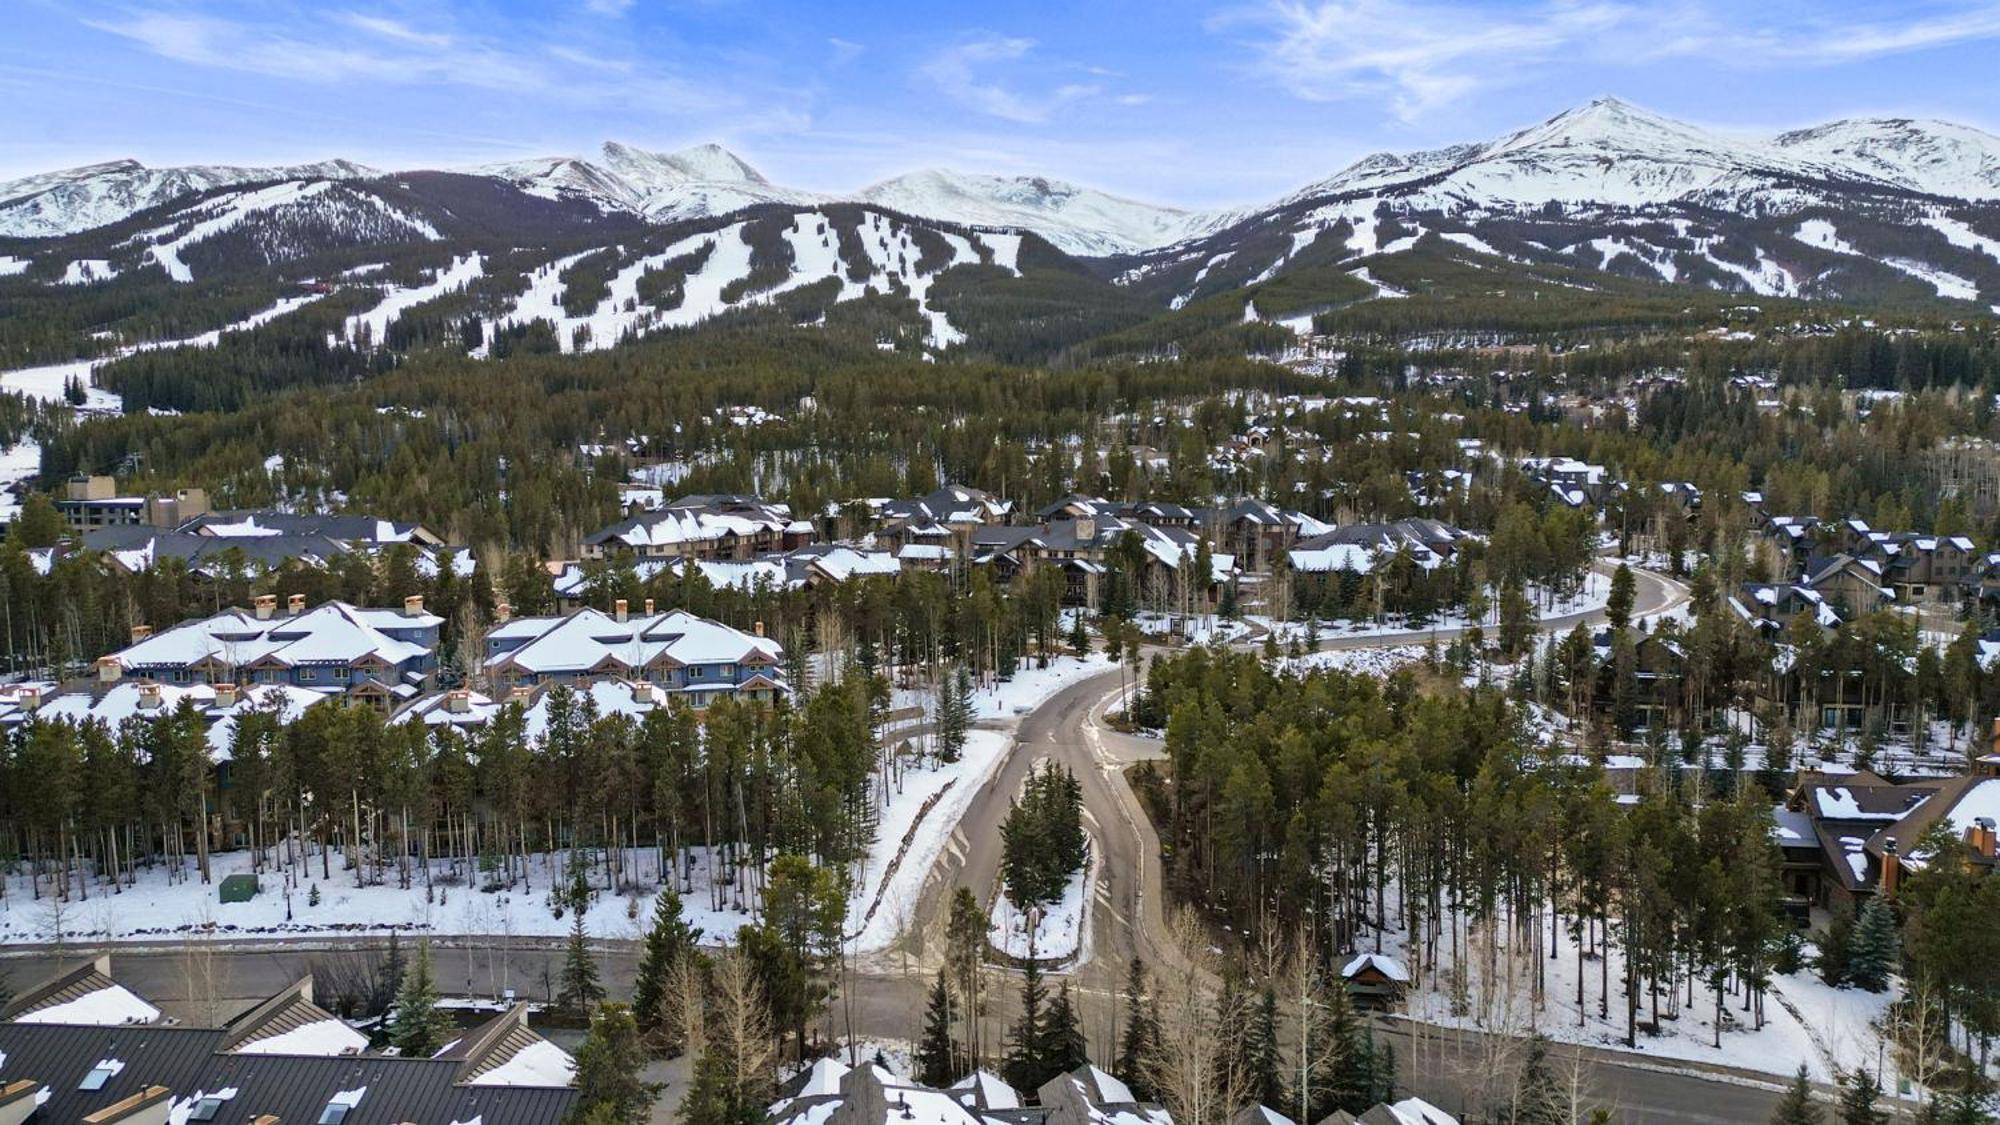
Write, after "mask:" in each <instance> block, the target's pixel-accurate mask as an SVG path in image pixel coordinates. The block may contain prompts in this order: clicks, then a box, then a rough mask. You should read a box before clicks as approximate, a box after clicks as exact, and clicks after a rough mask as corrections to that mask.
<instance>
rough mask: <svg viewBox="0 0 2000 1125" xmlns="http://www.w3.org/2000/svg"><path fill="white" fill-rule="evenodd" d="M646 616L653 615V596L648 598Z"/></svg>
mask: <svg viewBox="0 0 2000 1125" xmlns="http://www.w3.org/2000/svg"><path fill="white" fill-rule="evenodd" d="M646 616H647V617H651V616H653V599H651V598H647V599H646Z"/></svg>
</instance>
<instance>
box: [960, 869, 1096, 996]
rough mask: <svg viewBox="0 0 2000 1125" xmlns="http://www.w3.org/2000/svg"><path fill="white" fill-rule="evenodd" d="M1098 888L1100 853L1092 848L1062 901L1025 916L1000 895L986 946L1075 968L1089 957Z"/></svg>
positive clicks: (1067, 886) (992, 913) (1064, 890)
mask: <svg viewBox="0 0 2000 1125" xmlns="http://www.w3.org/2000/svg"><path fill="white" fill-rule="evenodd" d="M1096 886H1097V849H1096V848H1095V847H1093V848H1092V849H1091V853H1090V859H1089V860H1088V861H1087V862H1085V863H1084V865H1083V866H1082V867H1079V868H1077V869H1076V870H1075V871H1074V872H1072V873H1071V874H1070V877H1069V882H1067V883H1065V884H1063V893H1062V897H1061V898H1058V899H1057V900H1056V901H1054V902H1052V903H1049V904H1047V905H1045V906H1043V907H1042V908H1041V909H1040V910H1039V911H1030V912H1026V913H1024V912H1022V911H1020V910H1017V909H1015V907H1014V904H1013V903H1012V902H1010V901H1008V899H1007V896H1006V895H1004V894H1003V895H1000V896H999V898H998V901H996V902H994V904H993V907H992V910H991V911H990V912H989V913H990V915H991V918H992V921H991V922H990V923H989V926H988V929H987V931H986V940H987V942H988V943H989V944H991V945H992V946H993V948H995V949H997V950H999V951H1000V952H1002V953H1005V954H1006V955H1007V956H1009V957H1015V958H1020V959H1022V960H1026V959H1027V958H1029V957H1033V958H1035V959H1036V960H1038V961H1041V962H1043V963H1044V964H1048V963H1051V962H1053V963H1055V964H1058V965H1061V966H1064V967H1065V968H1066V969H1069V968H1074V967H1075V966H1076V965H1078V964H1081V963H1082V962H1083V961H1084V960H1087V959H1088V958H1089V956H1090V901H1091V898H1092V895H1091V891H1092V888H1094V887H1096ZM1031 922H1032V923H1033V925H1032V926H1031V925H1030V923H1031Z"/></svg>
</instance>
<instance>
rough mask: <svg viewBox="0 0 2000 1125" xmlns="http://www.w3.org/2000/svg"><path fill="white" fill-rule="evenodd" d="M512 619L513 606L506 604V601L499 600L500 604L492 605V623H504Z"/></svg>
mask: <svg viewBox="0 0 2000 1125" xmlns="http://www.w3.org/2000/svg"><path fill="white" fill-rule="evenodd" d="M512 620H514V607H513V606H511V605H509V604H507V603H506V602H501V603H500V604H498V605H496V606H494V607H493V623H494V624H495V625H505V624H506V623H508V622H509V621H512Z"/></svg>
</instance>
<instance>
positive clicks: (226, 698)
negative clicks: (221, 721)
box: [215, 680, 236, 708]
mask: <svg viewBox="0 0 2000 1125" xmlns="http://www.w3.org/2000/svg"><path fill="white" fill-rule="evenodd" d="M215 705H216V706H217V707H221V708H229V707H234V706H236V684H235V683H234V682H233V681H229V680H224V681H223V682H221V683H219V684H216V685H215Z"/></svg>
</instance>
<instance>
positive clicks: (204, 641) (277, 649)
mask: <svg viewBox="0 0 2000 1125" xmlns="http://www.w3.org/2000/svg"><path fill="white" fill-rule="evenodd" d="M442 624H444V618H442V617H439V616H437V615H436V614H433V613H425V612H422V611H421V610H419V611H417V612H414V613H408V614H406V613H404V612H403V611H401V610H392V609H367V608H362V607H360V606H353V605H348V604H347V603H345V602H328V603H326V604H324V605H320V606H315V607H314V608H312V609H308V610H305V611H303V612H301V613H299V614H296V615H291V614H282V613H275V612H274V613H273V614H272V615H271V616H269V617H258V616H257V615H256V613H254V612H252V611H249V610H242V609H232V610H228V611H225V612H223V613H218V614H216V615H215V616H213V617H209V618H204V619H202V620H199V621H189V622H185V623H183V624H180V625H176V626H174V627H173V628H171V629H168V630H166V631H164V632H161V633H156V634H154V635H153V636H150V637H147V638H146V639H144V640H141V641H139V642H137V643H136V644H133V645H132V646H130V647H128V648H126V649H124V650H122V651H120V652H118V653H115V654H113V655H114V656H115V658H116V659H117V661H118V663H119V664H120V665H121V666H122V667H124V668H125V669H127V670H132V669H142V668H191V667H194V666H196V665H199V664H202V663H205V662H208V661H215V662H217V663H221V664H224V665H229V666H232V667H239V668H240V667H247V666H249V665H251V664H255V663H258V662H260V661H263V662H272V663H276V664H279V665H283V666H292V665H300V664H352V663H354V662H355V661H357V660H360V659H362V658H363V657H367V656H375V657H379V658H380V659H381V660H383V661H384V662H385V663H387V664H390V665H401V664H404V663H406V662H408V661H412V660H418V659H421V658H423V657H424V656H426V655H428V654H429V650H428V649H426V648H424V647H423V646H421V645H417V644H414V643H412V642H410V641H405V640H399V639H397V638H396V637H394V636H391V635H390V633H391V632H404V631H408V630H412V629H435V628H437V627H438V626H440V625H442Z"/></svg>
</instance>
